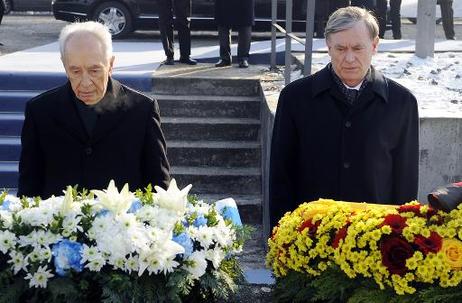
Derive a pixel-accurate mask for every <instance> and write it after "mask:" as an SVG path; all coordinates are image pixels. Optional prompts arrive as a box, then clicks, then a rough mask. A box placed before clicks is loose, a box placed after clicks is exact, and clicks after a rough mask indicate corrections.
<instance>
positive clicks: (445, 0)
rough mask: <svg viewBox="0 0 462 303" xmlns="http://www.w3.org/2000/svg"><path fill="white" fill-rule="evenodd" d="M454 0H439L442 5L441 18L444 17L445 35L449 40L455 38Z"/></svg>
mask: <svg viewBox="0 0 462 303" xmlns="http://www.w3.org/2000/svg"><path fill="white" fill-rule="evenodd" d="M452 2H453V1H452V0H439V1H438V3H439V4H440V7H441V18H442V19H443V29H444V35H445V36H446V39H448V40H454V39H455V36H456V34H455V32H454V10H453V9H452Z"/></svg>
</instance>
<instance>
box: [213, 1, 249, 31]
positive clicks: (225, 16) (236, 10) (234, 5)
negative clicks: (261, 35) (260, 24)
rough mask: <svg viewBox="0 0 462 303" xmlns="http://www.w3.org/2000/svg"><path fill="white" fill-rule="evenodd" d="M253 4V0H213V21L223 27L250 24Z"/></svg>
mask: <svg viewBox="0 0 462 303" xmlns="http://www.w3.org/2000/svg"><path fill="white" fill-rule="evenodd" d="M254 6H255V1H254V0H215V21H216V23H217V25H218V26H225V27H240V26H252V25H254V24H255V11H254Z"/></svg>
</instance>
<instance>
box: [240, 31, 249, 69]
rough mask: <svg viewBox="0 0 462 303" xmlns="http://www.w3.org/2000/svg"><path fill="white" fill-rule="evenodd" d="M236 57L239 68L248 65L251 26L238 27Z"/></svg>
mask: <svg viewBox="0 0 462 303" xmlns="http://www.w3.org/2000/svg"><path fill="white" fill-rule="evenodd" d="M238 34H239V36H238V42H237V59H238V62H239V67H240V68H247V67H249V52H250V42H251V39H252V27H251V26H241V27H239V28H238Z"/></svg>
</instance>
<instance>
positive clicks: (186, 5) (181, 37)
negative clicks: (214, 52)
mask: <svg viewBox="0 0 462 303" xmlns="http://www.w3.org/2000/svg"><path fill="white" fill-rule="evenodd" d="M173 1H174V6H175V25H176V29H177V31H178V42H179V43H180V62H181V63H186V64H189V65H195V64H197V61H196V60H193V59H191V58H190V55H191V24H190V21H189V20H190V17H191V0H173Z"/></svg>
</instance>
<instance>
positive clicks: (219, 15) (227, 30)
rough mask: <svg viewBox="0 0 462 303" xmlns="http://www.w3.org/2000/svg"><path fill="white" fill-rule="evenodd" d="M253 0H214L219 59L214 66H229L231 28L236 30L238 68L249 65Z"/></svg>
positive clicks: (230, 59)
mask: <svg viewBox="0 0 462 303" xmlns="http://www.w3.org/2000/svg"><path fill="white" fill-rule="evenodd" d="M254 5H255V2H254V0H216V2H215V21H216V23H217V26H218V38H219V40H220V60H219V61H218V62H217V63H216V64H215V66H216V67H223V66H230V65H231V62H232V56H231V30H232V29H233V30H236V31H237V32H238V42H237V60H238V62H239V67H240V68H247V67H249V52H250V40H251V37H252V26H253V25H254V24H255V12H254Z"/></svg>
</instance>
